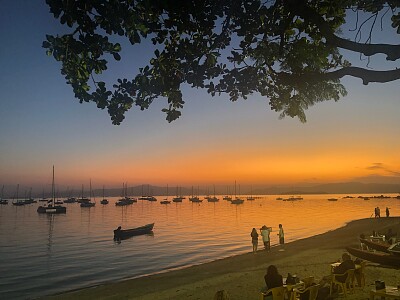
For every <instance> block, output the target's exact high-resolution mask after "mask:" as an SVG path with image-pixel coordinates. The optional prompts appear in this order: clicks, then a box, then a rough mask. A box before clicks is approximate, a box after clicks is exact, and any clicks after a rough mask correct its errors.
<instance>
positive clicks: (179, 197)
mask: <svg viewBox="0 0 400 300" xmlns="http://www.w3.org/2000/svg"><path fill="white" fill-rule="evenodd" d="M183 199H184V197H182V196H180V195H179V193H178V187H176V197H174V198H173V199H172V202H182V200H183Z"/></svg>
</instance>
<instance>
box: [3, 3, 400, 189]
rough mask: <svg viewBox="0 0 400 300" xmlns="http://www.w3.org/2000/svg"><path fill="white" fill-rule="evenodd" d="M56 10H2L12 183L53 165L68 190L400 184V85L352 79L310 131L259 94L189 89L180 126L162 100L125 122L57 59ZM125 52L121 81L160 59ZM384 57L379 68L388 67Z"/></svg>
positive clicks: (319, 112) (317, 111)
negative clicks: (82, 88) (53, 47)
mask: <svg viewBox="0 0 400 300" xmlns="http://www.w3.org/2000/svg"><path fill="white" fill-rule="evenodd" d="M44 2H45V1H39V0H35V1H21V0H20V1H12V0H5V1H2V2H1V4H2V10H1V11H0V37H1V41H2V45H1V47H0V66H1V72H0V87H1V97H0V128H1V129H0V185H3V184H4V185H6V186H16V185H17V184H18V183H19V184H20V185H22V186H25V187H30V186H33V187H34V188H40V189H41V187H42V186H47V185H48V184H49V183H51V168H52V165H55V168H56V181H57V183H58V184H59V185H60V186H64V187H66V186H70V187H71V186H75V187H79V186H80V185H81V184H88V183H89V179H91V180H92V182H93V185H94V186H97V187H100V186H102V185H103V184H105V185H106V186H108V187H119V186H121V185H122V182H128V183H129V185H135V184H147V183H149V184H154V185H163V186H165V185H167V184H169V185H170V186H176V185H187V186H190V185H196V186H197V185H200V186H207V185H213V184H216V185H224V184H227V183H232V182H233V181H234V180H237V182H240V183H241V184H247V185H248V184H257V185H260V184H263V185H280V184H282V185H283V184H287V185H301V184H313V183H327V182H347V181H360V182H386V183H396V184H400V155H399V153H400V151H399V150H400V138H399V136H400V82H398V81H397V82H393V83H387V84H370V85H368V86H364V85H363V84H362V82H361V80H359V79H352V78H348V77H347V78H345V79H344V80H343V83H344V85H345V86H346V88H347V91H348V96H347V97H345V98H342V99H341V100H340V101H339V102H337V103H335V102H333V101H329V102H325V103H320V104H318V105H316V106H314V107H312V108H310V109H309V110H308V111H307V112H306V113H307V119H308V121H307V123H305V124H302V123H300V121H298V120H297V119H291V118H285V119H282V120H279V114H278V113H275V112H272V111H271V110H270V108H269V106H268V99H266V98H262V97H261V96H259V95H254V96H252V97H250V98H249V99H248V100H246V101H244V100H241V101H238V102H236V103H232V102H230V101H229V100H228V97H226V96H219V97H214V98H212V97H211V96H210V95H208V94H207V93H205V91H202V90H193V89H190V88H187V87H186V88H185V89H184V98H185V101H186V104H185V106H184V109H183V111H182V117H181V118H179V119H178V120H177V121H175V122H173V123H168V122H167V121H166V120H165V115H164V113H162V112H161V109H162V108H164V107H165V106H166V101H165V100H163V99H160V100H158V101H155V102H154V103H153V104H152V105H151V107H150V109H149V110H147V111H143V112H142V111H140V110H139V109H137V108H133V109H131V110H130V111H129V112H128V113H127V114H126V119H125V120H124V122H123V123H122V124H121V125H120V126H114V125H112V124H111V121H110V118H109V116H108V114H107V112H106V111H102V110H99V109H97V108H96V105H95V104H94V103H85V104H79V102H78V101H77V100H76V99H74V95H73V92H72V89H71V87H70V86H68V85H67V84H66V83H65V79H64V78H63V76H62V75H61V74H60V64H59V63H57V62H56V61H55V60H54V59H53V58H52V57H48V56H46V53H45V49H43V48H42V47H41V45H42V42H43V40H44V39H45V35H46V34H56V33H60V32H62V31H63V30H64V29H61V27H60V25H59V24H58V21H57V20H55V19H54V18H53V16H52V15H51V14H50V13H49V9H48V7H47V6H46V4H45V3H44ZM387 28H388V29H389V28H390V27H389V26H388V27H387ZM344 33H346V32H344ZM384 37H385V36H384V35H383V34H380V36H379V39H380V38H382V39H384ZM393 38H395V39H397V40H394V39H393ZM377 40H378V38H377ZM394 41H396V42H394ZM388 42H392V43H393V42H394V43H397V44H399V36H398V35H397V36H396V35H392V36H391V40H390V41H388ZM124 50H125V51H124V52H123V53H122V54H123V59H124V58H125V60H124V62H125V63H123V64H122V65H111V66H110V70H111V73H109V74H108V73H107V74H108V75H107V76H109V78H110V79H112V80H113V81H114V80H115V78H119V77H121V76H133V74H135V73H134V72H130V70H137V68H139V67H141V66H144V63H145V62H146V59H148V58H149V57H150V55H151V51H148V50H149V49H148V46H147V45H143V46H140V47H138V48H129V49H124ZM353 57H354V58H355V63H356V64H358V65H360V66H365V65H366V63H367V62H366V61H360V60H359V58H358V56H356V55H353ZM382 58H383V57H382V56H380V57H378V59H377V60H373V61H372V62H371V63H370V66H371V67H373V68H376V69H379V67H380V64H381V61H382V60H383V59H382ZM392 66H393V67H400V65H399V62H397V63H396V64H392ZM135 72H136V71H135ZM113 76H115V77H113Z"/></svg>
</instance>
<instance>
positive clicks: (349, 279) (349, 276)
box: [330, 269, 355, 298]
mask: <svg viewBox="0 0 400 300" xmlns="http://www.w3.org/2000/svg"><path fill="white" fill-rule="evenodd" d="M354 271H355V270H354V269H349V270H347V271H346V272H345V273H343V274H332V280H331V288H330V294H331V295H332V288H333V286H334V285H337V286H339V287H340V288H341V289H342V291H343V294H344V297H345V298H347V285H348V286H349V289H350V290H354ZM342 276H346V280H345V281H344V282H341V281H339V280H338V279H337V278H338V277H342ZM349 292H350V291H349Z"/></svg>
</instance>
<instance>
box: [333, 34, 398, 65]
mask: <svg viewBox="0 0 400 300" xmlns="http://www.w3.org/2000/svg"><path fill="white" fill-rule="evenodd" d="M326 41H327V43H328V44H330V45H332V46H336V47H339V48H342V49H346V50H350V51H354V52H358V53H362V54H364V55H365V56H372V55H374V54H378V53H383V54H386V55H387V57H386V60H390V61H395V60H397V59H399V58H400V45H390V44H361V43H357V42H353V41H350V40H346V39H343V38H340V37H338V36H336V35H334V34H327V35H326Z"/></svg>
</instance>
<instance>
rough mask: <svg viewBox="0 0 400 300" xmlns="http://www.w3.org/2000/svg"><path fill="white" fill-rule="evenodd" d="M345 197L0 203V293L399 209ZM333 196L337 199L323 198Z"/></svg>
mask: <svg viewBox="0 0 400 300" xmlns="http://www.w3.org/2000/svg"><path fill="white" fill-rule="evenodd" d="M342 196H343V195H306V196H304V200H301V201H293V202H289V201H278V200H275V199H276V197H278V196H273V195H268V196H263V197H262V198H261V199H257V200H255V201H245V203H244V204H242V205H233V204H231V203H230V202H227V201H224V200H220V201H219V202H217V203H209V202H206V201H204V202H203V203H200V204H199V203H191V202H189V201H188V200H187V199H186V200H183V203H171V204H169V205H161V204H160V203H159V202H148V201H141V200H139V201H138V203H134V204H133V205H130V206H125V207H116V206H115V205H114V203H115V201H116V200H117V198H110V199H109V200H110V204H108V205H101V204H100V203H99V201H98V203H97V204H96V206H95V207H92V208H81V207H80V206H79V204H77V203H72V204H65V206H67V213H66V214H65V215H45V214H44V215H43V214H38V213H37V212H36V209H37V207H38V206H39V205H40V204H39V203H37V204H31V205H25V206H20V207H17V206H13V205H12V204H11V203H10V204H9V205H0V244H1V247H0V270H1V271H0V299H31V298H37V297H40V296H44V295H49V294H54V293H58V292H62V291H67V290H71V289H77V288H83V287H88V286H93V285H97V284H101V283H105V282H110V281H116V280H122V279H125V278H132V277H138V276H143V275H148V274H153V273H158V272H165V271H168V270H172V269H176V268H181V267H185V266H189V265H193V264H200V263H204V262H208V261H212V260H215V259H218V258H223V257H228V256H232V255H236V254H241V253H246V252H250V251H251V248H252V247H251V240H250V236H249V235H250V231H251V229H252V228H253V227H256V228H257V229H258V228H260V227H261V226H262V225H264V224H265V225H267V226H271V227H272V228H273V230H274V232H273V233H272V235H271V237H272V244H277V242H278V240H277V236H276V233H277V230H278V224H279V223H282V224H283V227H284V229H285V240H286V242H290V241H293V240H297V239H301V238H305V237H309V236H312V235H315V234H319V233H323V232H327V231H329V230H333V229H335V228H338V227H340V226H343V225H344V224H345V223H346V222H348V221H351V220H355V219H360V218H368V217H370V216H371V215H372V213H373V211H374V207H376V206H379V207H380V208H381V215H382V216H384V210H385V207H390V208H391V215H396V216H398V215H399V214H400V200H397V199H375V198H371V199H370V200H368V201H366V200H363V199H359V198H353V199H343V198H342ZM354 196H358V195H354ZM332 197H336V198H338V199H339V200H338V201H337V202H330V201H327V199H328V198H332ZM161 198H162V197H158V199H159V200H160V199H161ZM221 198H222V197H221ZM153 222H155V226H154V235H143V236H136V237H133V238H130V239H127V240H124V241H122V242H121V243H116V242H114V241H113V229H115V228H116V227H118V226H119V225H121V226H122V228H132V227H137V226H141V225H144V224H148V223H153ZM260 247H261V241H260Z"/></svg>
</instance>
